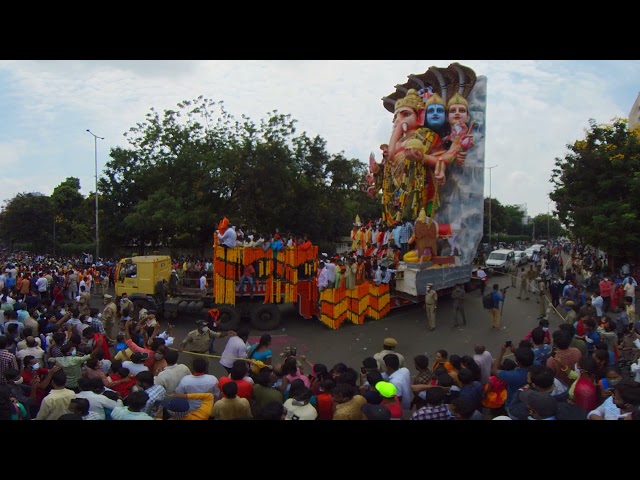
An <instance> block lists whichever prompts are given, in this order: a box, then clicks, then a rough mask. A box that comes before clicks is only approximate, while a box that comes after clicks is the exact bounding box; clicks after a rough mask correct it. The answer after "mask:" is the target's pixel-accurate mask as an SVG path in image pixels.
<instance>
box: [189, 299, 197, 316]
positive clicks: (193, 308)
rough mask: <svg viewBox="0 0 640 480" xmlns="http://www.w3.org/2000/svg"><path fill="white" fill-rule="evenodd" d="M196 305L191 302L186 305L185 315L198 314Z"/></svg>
mask: <svg viewBox="0 0 640 480" xmlns="http://www.w3.org/2000/svg"><path fill="white" fill-rule="evenodd" d="M197 307H198V303H197V302H194V301H191V302H189V304H188V305H187V313H198V308H197Z"/></svg>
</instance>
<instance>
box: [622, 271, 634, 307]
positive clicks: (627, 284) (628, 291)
mask: <svg viewBox="0 0 640 480" xmlns="http://www.w3.org/2000/svg"><path fill="white" fill-rule="evenodd" d="M623 285H624V296H625V297H631V298H632V299H633V301H632V302H631V304H632V305H635V303H636V286H637V284H636V281H635V280H634V278H633V277H627V278H625V279H624V283H623Z"/></svg>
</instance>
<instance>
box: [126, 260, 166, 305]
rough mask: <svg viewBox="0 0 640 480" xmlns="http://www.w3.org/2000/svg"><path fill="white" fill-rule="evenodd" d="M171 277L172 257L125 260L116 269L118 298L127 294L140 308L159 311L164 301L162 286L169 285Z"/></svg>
mask: <svg viewBox="0 0 640 480" xmlns="http://www.w3.org/2000/svg"><path fill="white" fill-rule="evenodd" d="M170 276H171V257H169V256H168V255H145V256H139V257H128V258H123V259H121V260H120V261H119V262H118V266H117V267H116V274H115V290H116V296H117V297H118V298H120V297H122V294H123V293H126V294H127V296H128V297H129V299H130V300H131V301H132V302H133V303H134V304H136V305H137V306H138V307H144V308H146V309H147V310H157V309H158V306H159V304H160V303H161V301H162V300H161V297H162V296H163V295H162V286H163V285H166V284H168V283H169V279H170Z"/></svg>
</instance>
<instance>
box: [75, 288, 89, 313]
mask: <svg viewBox="0 0 640 480" xmlns="http://www.w3.org/2000/svg"><path fill="white" fill-rule="evenodd" d="M90 302H91V294H90V293H89V292H87V291H86V290H85V291H84V292H82V293H81V294H80V299H79V300H78V309H79V310H80V315H89V313H90V311H91V304H90Z"/></svg>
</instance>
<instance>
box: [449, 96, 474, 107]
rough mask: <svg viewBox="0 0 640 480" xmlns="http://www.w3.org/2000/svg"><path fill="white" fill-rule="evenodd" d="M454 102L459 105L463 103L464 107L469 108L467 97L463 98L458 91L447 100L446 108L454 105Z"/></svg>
mask: <svg viewBox="0 0 640 480" xmlns="http://www.w3.org/2000/svg"><path fill="white" fill-rule="evenodd" d="M455 104H461V105H464V106H465V107H467V108H469V103H468V102H467V99H466V98H464V97H463V96H462V95H460V94H459V93H454V94H453V95H452V96H451V98H450V99H449V101H448V102H447V108H450V107H451V105H455Z"/></svg>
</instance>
